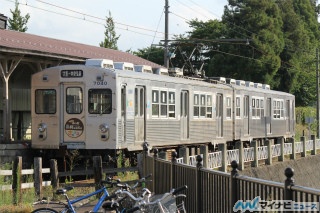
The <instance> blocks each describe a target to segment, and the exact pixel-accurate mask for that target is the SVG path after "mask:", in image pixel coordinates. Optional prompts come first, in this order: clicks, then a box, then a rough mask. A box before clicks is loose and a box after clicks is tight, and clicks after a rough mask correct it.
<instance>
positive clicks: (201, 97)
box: [200, 95, 206, 117]
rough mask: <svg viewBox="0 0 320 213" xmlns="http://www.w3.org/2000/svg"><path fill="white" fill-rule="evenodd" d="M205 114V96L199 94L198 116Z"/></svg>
mask: <svg viewBox="0 0 320 213" xmlns="http://www.w3.org/2000/svg"><path fill="white" fill-rule="evenodd" d="M205 116H206V96H205V95H200V117H205Z"/></svg>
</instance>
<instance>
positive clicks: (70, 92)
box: [66, 87, 83, 114]
mask: <svg viewBox="0 0 320 213" xmlns="http://www.w3.org/2000/svg"><path fill="white" fill-rule="evenodd" d="M66 94H67V96H66V111H67V113H68V114H80V113H82V108H83V106H82V104H83V102H82V97H83V92H82V88H80V87H68V88H67V92H66Z"/></svg>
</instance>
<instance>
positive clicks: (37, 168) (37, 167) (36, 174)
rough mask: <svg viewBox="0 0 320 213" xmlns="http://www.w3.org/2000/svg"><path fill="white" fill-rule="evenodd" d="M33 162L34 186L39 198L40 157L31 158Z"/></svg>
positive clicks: (40, 185) (40, 193)
mask: <svg viewBox="0 0 320 213" xmlns="http://www.w3.org/2000/svg"><path fill="white" fill-rule="evenodd" d="M33 162H34V176H33V177H34V188H35V191H36V195H37V196H38V198H39V199H41V198H42V158H41V157H37V158H34V159H33Z"/></svg>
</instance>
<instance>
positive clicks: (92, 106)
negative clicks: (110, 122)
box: [88, 89, 112, 114]
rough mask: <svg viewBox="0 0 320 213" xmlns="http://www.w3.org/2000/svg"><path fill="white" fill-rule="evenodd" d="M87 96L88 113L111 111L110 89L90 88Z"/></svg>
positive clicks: (107, 112) (109, 112) (108, 112)
mask: <svg viewBox="0 0 320 213" xmlns="http://www.w3.org/2000/svg"><path fill="white" fill-rule="evenodd" d="M88 96H89V103H88V104H89V106H88V109H89V113H90V114H111V113H112V91H111V90H110V89H90V90H89V92H88Z"/></svg>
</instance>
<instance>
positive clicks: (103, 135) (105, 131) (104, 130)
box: [99, 124, 109, 141]
mask: <svg viewBox="0 0 320 213" xmlns="http://www.w3.org/2000/svg"><path fill="white" fill-rule="evenodd" d="M99 132H100V139H101V140H103V141H106V140H108V139H109V126H108V125H107V124H100V126H99Z"/></svg>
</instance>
